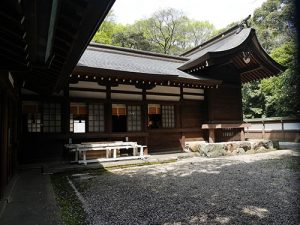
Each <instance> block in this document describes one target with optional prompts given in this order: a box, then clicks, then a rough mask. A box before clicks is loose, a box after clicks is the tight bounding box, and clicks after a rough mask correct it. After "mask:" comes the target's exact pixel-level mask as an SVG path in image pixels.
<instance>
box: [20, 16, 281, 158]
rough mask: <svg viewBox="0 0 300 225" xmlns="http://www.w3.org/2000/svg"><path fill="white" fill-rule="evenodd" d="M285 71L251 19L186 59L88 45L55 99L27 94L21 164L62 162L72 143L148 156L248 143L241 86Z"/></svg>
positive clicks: (201, 46) (24, 107)
mask: <svg viewBox="0 0 300 225" xmlns="http://www.w3.org/2000/svg"><path fill="white" fill-rule="evenodd" d="M282 70H283V68H282V67H281V66H280V65H279V64H277V63H276V62H275V61H274V60H272V59H271V58H270V57H269V56H268V55H267V54H266V53H265V51H264V50H263V49H262V48H261V46H260V45H259V43H258V40H257V37H256V35H255V30H254V29H252V28H249V27H247V25H246V21H243V22H242V23H241V24H239V25H237V26H234V27H232V28H231V29H229V30H227V31H226V32H224V33H222V34H220V35H218V36H217V37H215V38H213V39H211V40H209V41H207V42H205V43H203V44H201V45H200V46H197V47H196V48H194V49H192V50H190V51H188V52H185V53H184V54H182V55H181V56H169V55H164V54H158V53H152V52H146V51H140V50H133V49H126V48H120V47H113V46H107V45H100V44H95V43H91V44H90V45H89V46H88V47H87V49H86V50H85V52H84V53H83V54H82V56H81V58H80V60H79V61H78V63H77V66H76V67H75V68H74V70H73V72H72V73H71V74H70V75H69V79H68V84H67V85H66V86H65V87H64V88H63V90H61V91H60V92H58V93H57V94H55V95H52V96H51V97H47V98H44V97H43V96H41V95H39V94H38V93H36V92H33V91H32V90H28V89H27V88H22V90H21V93H22V115H23V116H22V119H23V120H22V127H23V138H22V147H23V151H22V159H24V160H25V161H27V160H32V159H33V156H35V157H37V158H45V157H46V158H57V157H58V158H59V157H63V152H64V150H63V144H65V143H68V142H72V143H81V142H99V141H125V140H126V141H134V142H137V143H139V144H143V145H147V146H148V151H149V152H150V153H151V152H157V151H169V150H178V149H182V147H183V144H184V142H185V140H203V141H207V142H221V141H230V140H244V127H245V126H246V123H244V122H243V113H242V96H241V85H242V84H243V83H245V82H250V81H253V80H258V79H263V78H267V77H270V76H274V75H276V74H278V73H279V72H280V71H282ZM41 146H43V147H42V148H41ZM41 149H42V150H41ZM28 157H29V158H28Z"/></svg>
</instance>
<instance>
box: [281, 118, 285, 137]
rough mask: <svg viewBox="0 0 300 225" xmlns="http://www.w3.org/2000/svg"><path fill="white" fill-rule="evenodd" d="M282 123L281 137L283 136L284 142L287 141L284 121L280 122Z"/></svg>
mask: <svg viewBox="0 0 300 225" xmlns="http://www.w3.org/2000/svg"><path fill="white" fill-rule="evenodd" d="M280 123H281V136H282V140H283V141H285V131H284V122H283V120H280Z"/></svg>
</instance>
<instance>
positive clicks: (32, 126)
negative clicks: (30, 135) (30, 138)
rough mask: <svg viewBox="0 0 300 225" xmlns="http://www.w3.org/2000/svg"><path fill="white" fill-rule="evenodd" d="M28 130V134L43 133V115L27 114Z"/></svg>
mask: <svg viewBox="0 0 300 225" xmlns="http://www.w3.org/2000/svg"><path fill="white" fill-rule="evenodd" d="M27 116H28V119H27V129H28V132H41V114H40V113H28V114H27Z"/></svg>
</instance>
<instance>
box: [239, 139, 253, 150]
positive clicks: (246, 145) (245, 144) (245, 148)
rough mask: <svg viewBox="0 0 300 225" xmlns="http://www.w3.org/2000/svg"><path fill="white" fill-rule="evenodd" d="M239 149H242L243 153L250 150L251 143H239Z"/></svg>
mask: <svg viewBox="0 0 300 225" xmlns="http://www.w3.org/2000/svg"><path fill="white" fill-rule="evenodd" d="M239 148H242V149H244V151H245V152H247V151H249V150H250V149H251V143H250V142H246V141H241V142H239Z"/></svg>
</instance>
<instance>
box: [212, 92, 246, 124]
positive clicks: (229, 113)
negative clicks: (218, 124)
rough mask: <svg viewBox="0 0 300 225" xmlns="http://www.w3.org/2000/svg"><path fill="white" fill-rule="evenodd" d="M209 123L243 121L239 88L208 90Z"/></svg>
mask: <svg viewBox="0 0 300 225" xmlns="http://www.w3.org/2000/svg"><path fill="white" fill-rule="evenodd" d="M207 92H208V93H207V97H208V102H209V104H208V111H209V121H226V120H227V121H238V120H240V121H241V120H242V119H243V111H242V95H241V88H240V86H237V87H222V88H218V89H208V90H207Z"/></svg>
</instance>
